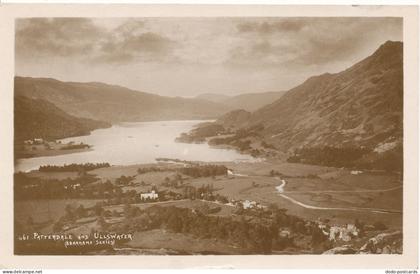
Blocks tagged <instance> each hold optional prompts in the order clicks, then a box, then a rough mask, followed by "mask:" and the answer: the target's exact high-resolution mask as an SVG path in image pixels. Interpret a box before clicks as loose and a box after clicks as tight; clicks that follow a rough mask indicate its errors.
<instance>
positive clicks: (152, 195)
mask: <svg viewBox="0 0 420 274" xmlns="http://www.w3.org/2000/svg"><path fill="white" fill-rule="evenodd" d="M158 197H159V196H158V194H157V193H156V192H155V191H154V190H152V192H150V193H141V194H140V199H142V200H147V199H151V200H155V199H157V198H158Z"/></svg>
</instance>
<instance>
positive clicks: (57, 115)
mask: <svg viewBox="0 0 420 274" xmlns="http://www.w3.org/2000/svg"><path fill="white" fill-rule="evenodd" d="M14 100H15V101H14V115H15V116H14V126H15V129H14V130H15V141H16V142H17V143H20V142H21V141H23V140H29V139H34V138H43V139H47V140H49V139H60V138H65V137H70V136H80V135H86V134H89V133H90V131H91V130H94V129H97V128H105V127H109V126H111V125H110V124H108V123H106V122H100V121H95V120H92V119H86V118H77V117H74V116H72V115H69V114H67V113H65V112H64V111H62V110H61V109H59V108H57V107H56V106H55V105H53V104H52V103H50V102H48V101H45V100H42V99H30V98H27V97H24V96H15V99H14Z"/></svg>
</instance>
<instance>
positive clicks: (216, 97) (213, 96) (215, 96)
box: [195, 93, 231, 103]
mask: <svg viewBox="0 0 420 274" xmlns="http://www.w3.org/2000/svg"><path fill="white" fill-rule="evenodd" d="M195 98H197V99H202V100H207V101H211V102H215V103H222V102H223V101H224V100H227V99H229V98H231V97H230V96H228V95H224V94H219V93H203V94H200V95H197V96H196V97H195Z"/></svg>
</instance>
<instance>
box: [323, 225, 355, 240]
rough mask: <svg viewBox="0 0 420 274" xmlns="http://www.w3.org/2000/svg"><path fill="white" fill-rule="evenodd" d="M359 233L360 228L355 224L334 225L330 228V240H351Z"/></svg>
mask: <svg viewBox="0 0 420 274" xmlns="http://www.w3.org/2000/svg"><path fill="white" fill-rule="evenodd" d="M358 235H359V230H358V229H357V228H356V226H355V225H354V224H347V225H346V226H332V227H331V228H330V235H329V239H330V241H337V240H342V241H344V242H348V241H350V240H351V239H352V238H353V237H357V236H358Z"/></svg>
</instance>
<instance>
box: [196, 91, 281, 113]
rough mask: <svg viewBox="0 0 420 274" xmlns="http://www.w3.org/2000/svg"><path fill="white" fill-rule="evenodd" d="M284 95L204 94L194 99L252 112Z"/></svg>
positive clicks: (274, 93)
mask: <svg viewBox="0 0 420 274" xmlns="http://www.w3.org/2000/svg"><path fill="white" fill-rule="evenodd" d="M284 94H285V92H284V91H270V92H261V93H245V94H240V95H236V96H227V95H223V94H213V93H206V94H202V95H199V96H197V97H196V98H200V99H205V100H208V101H212V102H216V103H222V104H224V105H226V106H228V107H229V108H231V109H244V110H246V111H254V110H257V109H259V108H261V107H263V106H265V105H268V104H271V103H273V102H274V101H276V100H278V99H279V98H280V97H281V96H283V95H284Z"/></svg>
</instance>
